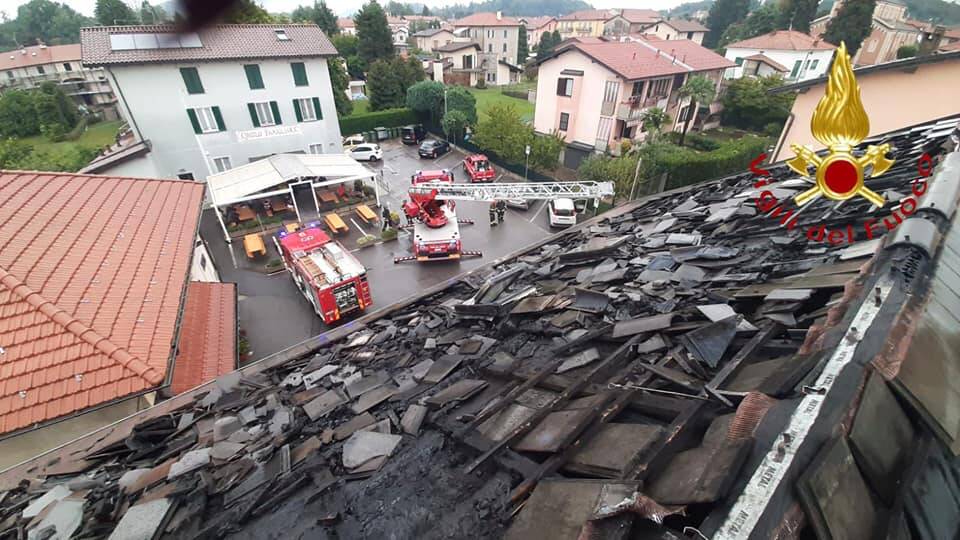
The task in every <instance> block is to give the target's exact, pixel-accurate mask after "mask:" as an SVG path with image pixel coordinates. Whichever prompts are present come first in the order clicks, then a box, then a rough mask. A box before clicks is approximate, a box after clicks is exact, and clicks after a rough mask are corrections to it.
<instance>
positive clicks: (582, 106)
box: [534, 38, 733, 168]
mask: <svg viewBox="0 0 960 540" xmlns="http://www.w3.org/2000/svg"><path fill="white" fill-rule="evenodd" d="M538 64H539V75H538V77H537V81H538V83H537V106H536V111H535V114H534V129H535V130H536V131H537V132H538V133H543V134H546V133H559V134H560V135H561V136H562V137H563V139H564V141H565V142H566V145H567V146H566V149H565V151H564V164H565V165H566V166H567V167H570V168H576V167H577V166H579V164H580V162H581V161H582V160H583V159H584V158H586V157H587V156H589V155H591V154H593V153H602V152H611V153H614V154H617V153H619V152H620V145H621V141H622V140H624V139H626V140H643V139H644V138H645V137H646V133H645V132H644V128H643V126H642V122H641V117H642V114H643V111H644V110H646V109H650V108H652V107H658V108H660V109H663V110H664V111H666V112H667V114H668V115H669V116H670V119H671V122H670V124H669V125H668V126H666V127H665V129H668V130H671V129H679V128H680V127H681V126H682V125H683V123H684V121H685V120H686V118H687V115H688V114H689V113H690V110H689V101H688V100H685V99H682V98H681V97H680V96H679V94H678V92H677V90H678V89H679V88H680V87H682V86H683V84H684V83H685V82H686V80H687V79H688V77H690V76H693V75H703V76H705V77H707V78H709V79H710V80H712V81H714V82H715V83H716V88H717V89H718V90H719V89H720V85H721V84H722V82H723V72H724V70H725V69H727V68H728V67H730V66H732V65H733V63H732V62H730V61H729V60H727V59H725V58H724V57H722V56H720V55H718V54H716V53H715V52H713V51H710V50H708V49H706V48H704V47H702V46H700V45H697V44H696V43H694V42H692V41H688V40H675V41H669V42H668V41H663V40H650V41H648V40H644V39H640V38H636V39H634V40H632V41H623V42H619V41H603V40H599V39H597V38H581V39H576V40H572V41H570V42H568V43H566V44H565V45H563V46H561V47H560V48H559V49H558V50H556V51H554V53H553V54H552V55H550V56H548V57H546V58H543V59H540V60H538ZM700 105H701V106H700V107H698V108H697V109H698V110H697V114H696V115H694V116H695V118H693V119H692V123H691V125H692V126H693V127H694V129H695V128H696V127H697V126H702V125H703V124H705V123H709V122H710V121H711V118H713V119H716V118H717V114H718V113H719V109H718V108H717V104H700Z"/></svg>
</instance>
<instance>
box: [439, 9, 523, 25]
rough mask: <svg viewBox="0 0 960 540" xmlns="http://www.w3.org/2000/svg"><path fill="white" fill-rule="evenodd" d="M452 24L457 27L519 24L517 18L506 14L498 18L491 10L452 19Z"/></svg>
mask: <svg viewBox="0 0 960 540" xmlns="http://www.w3.org/2000/svg"><path fill="white" fill-rule="evenodd" d="M453 25H454V26H455V27H457V28H462V27H464V26H521V24H520V21H518V20H517V19H514V18H513V17H507V16H506V15H502V16H501V17H500V18H499V19H498V18H497V14H496V13H493V12H491V11H484V12H481V13H474V14H473V15H467V16H466V17H464V18H462V19H457V20H455V21H453Z"/></svg>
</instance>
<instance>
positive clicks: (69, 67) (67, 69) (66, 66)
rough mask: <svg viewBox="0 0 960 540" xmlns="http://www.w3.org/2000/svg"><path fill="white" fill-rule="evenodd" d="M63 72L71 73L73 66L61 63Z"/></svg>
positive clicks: (68, 63)
mask: <svg viewBox="0 0 960 540" xmlns="http://www.w3.org/2000/svg"><path fill="white" fill-rule="evenodd" d="M63 70H64V71H73V66H71V65H70V62H64V63H63Z"/></svg>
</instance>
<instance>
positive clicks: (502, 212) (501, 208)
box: [497, 199, 507, 223]
mask: <svg viewBox="0 0 960 540" xmlns="http://www.w3.org/2000/svg"><path fill="white" fill-rule="evenodd" d="M506 214H507V201H505V200H503V199H501V200H499V201H497V221H499V222H500V223H503V218H504V217H506Z"/></svg>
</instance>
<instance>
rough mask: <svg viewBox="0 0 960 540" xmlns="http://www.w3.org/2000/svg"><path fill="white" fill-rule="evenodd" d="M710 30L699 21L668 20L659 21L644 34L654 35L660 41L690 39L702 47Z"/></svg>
mask: <svg viewBox="0 0 960 540" xmlns="http://www.w3.org/2000/svg"><path fill="white" fill-rule="evenodd" d="M708 31H709V29H708V28H707V27H706V26H704V25H702V24H700V23H699V22H697V21H689V20H687V19H666V20H662V21H657V22H656V23H654V24H653V25H652V26H649V27H647V29H646V30H644V31H643V32H644V33H646V34H652V35H655V36H657V37H658V38H660V39H665V40H671V39H689V40H690V41H692V42H694V43H696V44H697V45H700V44H702V43H703V38H704V37H705V36H706V35H707V32H708Z"/></svg>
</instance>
